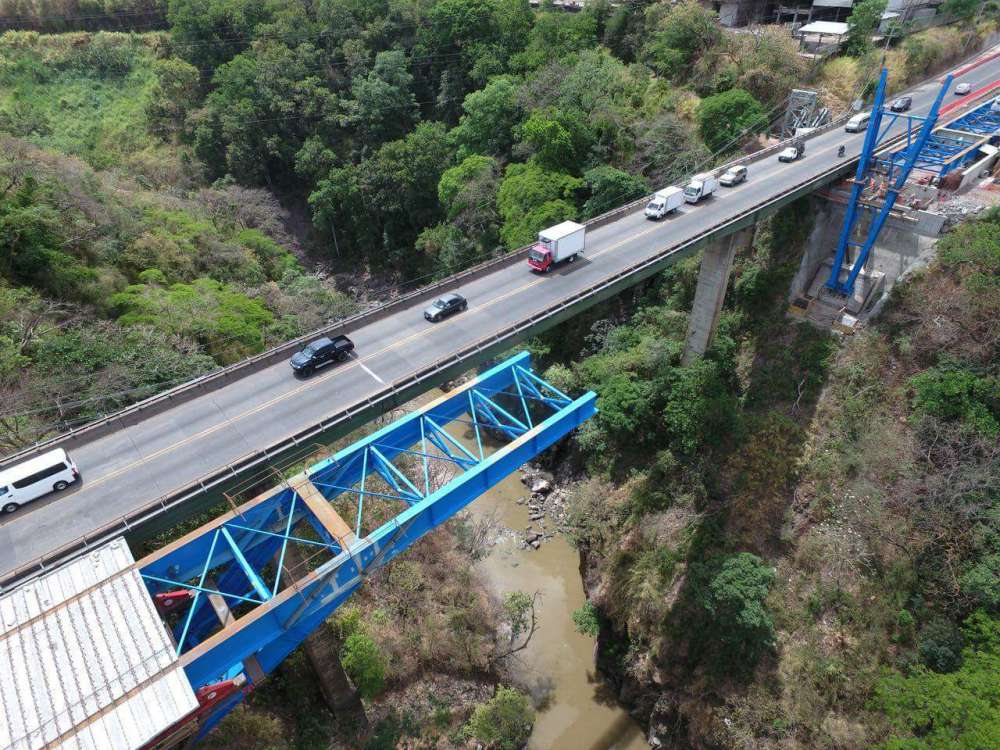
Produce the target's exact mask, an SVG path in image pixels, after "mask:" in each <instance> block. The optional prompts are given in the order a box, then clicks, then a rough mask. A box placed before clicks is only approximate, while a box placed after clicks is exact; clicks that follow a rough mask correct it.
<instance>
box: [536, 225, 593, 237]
mask: <svg viewBox="0 0 1000 750" xmlns="http://www.w3.org/2000/svg"><path fill="white" fill-rule="evenodd" d="M580 229H586V227H585V226H584V225H583V224H577V223H576V222H575V221H564V222H562V223H561V224H556V225H555V226H554V227H549V228H548V229H543V230H542V231H541V232H539V234H541V235H544V236H545V238H546V239H548V240H561V239H562V238H563V237H565V236H566V235H568V234H573V232H576V231H579V230H580Z"/></svg>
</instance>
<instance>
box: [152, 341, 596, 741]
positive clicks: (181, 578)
mask: <svg viewBox="0 0 1000 750" xmlns="http://www.w3.org/2000/svg"><path fill="white" fill-rule="evenodd" d="M595 402H596V395H595V394H594V393H586V394H584V395H583V396H581V397H579V398H576V399H574V398H571V397H570V396H568V395H566V394H565V393H563V392H561V391H560V390H559V389H558V388H556V387H554V386H553V385H551V384H549V383H547V382H546V381H544V380H543V379H542V378H540V377H539V376H538V375H536V374H535V373H534V372H532V370H531V366H530V357H529V355H528V353H522V354H519V355H517V356H515V357H512V358H511V359H509V360H507V361H506V362H503V363H502V364H499V365H497V366H495V367H493V368H492V369H490V370H488V371H486V372H484V373H483V374H481V375H479V376H478V377H476V378H475V379H474V380H472V381H471V382H469V383H468V384H466V385H464V386H462V387H460V388H458V389H456V390H455V391H452V392H451V393H449V394H447V395H446V396H444V397H442V398H440V399H437V400H436V401H434V402H432V403H430V404H428V405H426V406H424V407H422V408H421V409H419V410H417V411H415V412H413V413H411V414H409V415H407V416H404V417H402V418H400V419H397V420H396V421H394V422H393V423H392V424H390V425H388V426H386V427H384V428H382V429H379V430H378V431H376V432H374V433H373V434H371V435H369V436H368V437H366V438H364V439H362V440H359V441H358V442H356V443H355V444H353V445H351V446H349V447H348V448H345V449H343V450H341V451H339V452H338V453H336V454H335V455H334V456H332V457H330V458H328V459H326V460H323V461H320V462H318V463H316V464H314V465H313V466H310V467H308V468H307V469H306V470H305V471H304V472H303V473H302V474H299V475H297V476H296V477H293V478H291V479H289V480H288V481H287V482H286V483H285V484H284V485H282V486H281V487H278V488H275V489H273V490H271V491H268V492H265V493H263V494H262V495H260V496H259V497H257V498H255V499H254V500H251V501H250V502H248V503H246V504H244V505H243V506H240V507H239V508H236V509H234V510H233V511H231V512H229V513H227V514H225V515H224V516H222V517H221V518H219V519H216V520H215V521H212V522H210V523H209V524H206V525H205V526H203V527H201V528H200V529H198V530H196V531H194V532H191V533H190V534H188V535H187V536H185V537H183V538H182V539H180V540H178V541H177V542H174V543H172V544H170V545H167V547H165V548H164V549H162V550H160V551H158V552H155V553H153V554H152V555H150V556H148V557H146V558H145V559H143V560H141V561H139V563H138V566H139V569H140V573H141V575H142V577H143V579H144V580H145V582H146V585H147V587H148V588H149V590H150V592H151V593H152V594H153V595H154V596H155V595H157V594H165V593H169V592H176V591H178V590H185V589H186V590H188V591H190V592H193V593H192V594H191V596H190V597H189V600H188V601H189V602H190V603H189V605H188V608H187V611H186V612H184V611H181V612H177V613H172V614H171V615H170V616H169V617H170V619H168V624H169V625H170V626H171V628H172V630H173V633H174V637H175V640H176V642H177V649H178V653H179V654H180V658H181V663H182V664H183V666H184V668H185V671H186V673H187V675H188V678H189V680H190V681H191V684H192V685H193V686H194V687H195V688H198V687H201V686H203V685H206V684H209V683H211V682H215V681H218V680H219V679H220V678H231V677H233V676H234V675H235V674H238V673H239V672H242V671H244V670H245V669H246V666H245V665H246V664H247V662H248V660H252V661H253V662H255V665H259V668H260V672H261V673H263V674H267V673H269V672H271V671H272V670H273V669H274V668H275V667H276V666H277V665H278V664H279V663H280V662H281V661H282V660H283V659H284V658H285V656H287V654H288V653H289V652H291V651H292V650H293V649H294V648H295V647H297V646H298V645H299V644H300V643H301V642H302V640H303V639H304V638H305V637H306V636H307V635H308V634H309V633H310V632H312V630H313V629H314V628H316V627H317V626H318V625H319V624H320V623H322V621H323V620H325V619H326V618H327V617H328V616H329V615H330V613H331V612H333V611H334V610H335V609H336V608H337V607H338V606H340V604H341V603H342V602H343V601H344V600H346V599H347V598H348V597H349V596H350V595H351V593H352V592H353V591H354V590H355V589H356V588H357V587H358V586H360V585H361V584H362V583H363V581H364V579H365V576H366V575H368V574H369V573H370V572H372V571H373V570H374V569H376V568H378V567H380V566H382V565H385V564H386V563H387V562H389V561H390V560H391V559H392V558H394V557H395V556H396V555H398V554H400V553H401V552H402V551H404V550H405V549H406V548H407V547H409V546H410V545H411V544H413V542H415V541H416V540H417V539H419V538H420V537H421V536H422V535H423V534H425V533H427V532H428V531H430V530H432V529H434V528H435V527H437V526H439V525H440V524H442V523H444V522H445V521H446V520H448V519H449V518H451V517H452V516H453V515H454V514H455V513H457V512H458V511H460V510H461V509H462V508H464V507H466V506H467V505H468V504H469V503H470V502H472V501H473V500H474V499H476V498H477V497H478V496H479V495H481V494H482V493H483V492H485V491H486V490H488V489H489V488H490V487H492V486H494V485H495V484H497V483H498V482H500V481H501V480H502V479H503V478H504V477H506V476H507V475H509V474H510V473H511V472H513V471H514V470H516V469H517V468H518V467H519V466H521V465H523V464H524V463H525V462H527V461H529V460H531V459H532V458H534V457H536V456H537V455H538V454H539V453H541V452H542V451H543V450H545V448H547V447H549V446H550V445H552V444H553V443H554V442H556V441H557V440H559V439H560V438H562V437H563V436H565V435H566V434H567V433H569V432H570V431H572V430H573V429H574V428H576V427H577V426H579V425H580V424H582V423H583V422H584V421H586V420H587V419H589V418H590V417H591V416H593V415H594V414H595V413H596V406H595ZM449 428H450V429H449ZM459 430H461V431H462V434H458V433H459ZM441 467H447V470H446V471H445V472H444V473H443V474H442V471H441ZM289 545H296V546H297V547H298V548H299V550H300V551H303V550H304V551H305V553H306V554H307V555H309V556H310V557H311V562H309V564H307V565H305V566H304V567H303V569H300V570H296V571H291V570H288V569H287V567H288V566H287V565H286V563H285V554H286V552H287V550H288V548H289ZM308 559H309V558H307V560H308ZM248 671H250V670H248ZM248 677H251V679H252V675H248ZM218 718H220V717H218V716H216V717H213V721H212V722H211V723H213V724H214V722H215V721H216V720H217V719H218Z"/></svg>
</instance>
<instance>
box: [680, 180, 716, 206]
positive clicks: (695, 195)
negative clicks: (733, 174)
mask: <svg viewBox="0 0 1000 750" xmlns="http://www.w3.org/2000/svg"><path fill="white" fill-rule="evenodd" d="M717 187H719V181H718V180H717V179H715V175H714V174H710V173H706V174H696V175H695V176H694V177H692V178H691V182H689V183H688V184H687V187H686V188H684V200H686V201H687V202H688V203H697V202H698V201H700V200H701V199H702V198H707V197H708V196H710V195H711V194H712V193H714V192H715V189H716V188H717Z"/></svg>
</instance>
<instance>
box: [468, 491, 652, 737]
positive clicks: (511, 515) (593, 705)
mask: <svg viewBox="0 0 1000 750" xmlns="http://www.w3.org/2000/svg"><path fill="white" fill-rule="evenodd" d="M528 494H529V493H528V490H527V488H526V487H525V486H524V485H523V484H522V483H521V481H520V473H517V474H512V475H511V476H509V477H507V479H505V480H504V481H503V482H501V483H500V484H499V485H497V486H496V487H494V488H493V489H492V490H490V492H488V493H487V494H485V495H483V496H482V497H480V498H479V499H478V500H476V501H475V502H474V503H473V504H472V505H471V506H470V512H471V513H472V514H473V516H479V517H483V516H489V515H491V514H495V518H496V519H497V521H499V522H500V523H501V524H502V525H503V526H506V527H508V528H511V529H515V530H516V531H518V532H519V533H518V534H516V535H514V536H511V535H504V536H503V537H502V538H501V540H500V541H499V542H498V543H497V545H496V546H495V547H493V548H492V551H491V552H490V554H489V555H487V556H486V557H485V558H483V559H482V560H481V561H480V562H479V563H477V567H478V568H479V569H480V570H481V571H482V572H483V573H484V574H485V576H486V577H487V579H488V580H489V581H490V582H491V583H492V584H493V586H494V587H495V589H496V590H497V592H498V593H500V594H503V593H505V592H507V591H524V592H525V593H528V594H533V593H535V592H536V591H537V592H539V604H538V607H537V611H538V614H539V627H538V630H537V632H536V633H535V635H534V636H533V637H532V639H531V642H530V643H529V644H528V648H527V649H525V650H524V651H522V652H521V653H520V654H518V656H517V657H516V658H517V659H518V661H517V663H516V664H515V665H513V666H514V670H515V672H519V673H520V674H522V675H523V678H522V679H523V680H524V681H525V682H527V683H529V684H532V683H537V682H539V681H542V682H548V683H549V685H550V686H551V688H552V693H551V697H550V700H549V702H548V705H547V706H546V707H545V708H543V709H542V710H540V711H539V712H538V716H537V719H536V721H535V729H534V732H533V733H532V735H531V741H530V742H529V744H528V747H529V748H531V750H648V748H649V745H647V744H646V740H645V737H644V736H643V732H642V729H640V727H639V725H638V724H636V723H635V722H634V721H633V720H632V718H631V717H630V716H629V715H628V713H627V712H626V711H625V710H624V709H623V708H622V707H621V706H619V705H618V703H617V702H616V701H615V698H614V695H613V694H612V693H611V691H609V690H608V689H607V688H606V687H605V685H604V683H603V682H602V681H601V680H600V679H599V678H598V676H597V675H596V673H595V670H594V639H593V638H590V637H588V636H585V635H581V634H580V633H578V632H576V629H575V628H574V627H573V620H572V618H571V616H570V615H571V614H572V612H573V610H575V609H578V608H580V607H582V606H583V603H584V601H585V598H584V594H583V583H582V582H581V580H580V573H579V560H580V558H579V555H578V553H577V551H576V550H575V549H574V548H573V547H572V546H571V545H570V544H569V542H568V541H566V539H565V537H563V536H562V535H559V534H557V535H556V536H554V537H552V538H551V539H546V540H545V541H543V542H542V546H541V547H540V548H539V549H537V550H534V549H530V548H529V549H521V548H520V539H521V536H523V535H522V534H521V533H520V532H523V530H524V529H525V527H526V526H527V525H528V509H527V506H526V505H518V504H517V500H518V498H521V497H526V496H527V495H528ZM548 523H549V524H551V522H548ZM534 527H535V528H536V529H539V528H540V527H539V524H538V523H535V524H534Z"/></svg>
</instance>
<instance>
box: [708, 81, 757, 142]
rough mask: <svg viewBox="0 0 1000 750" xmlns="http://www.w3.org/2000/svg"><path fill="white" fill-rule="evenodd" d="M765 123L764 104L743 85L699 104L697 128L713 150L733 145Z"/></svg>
mask: <svg viewBox="0 0 1000 750" xmlns="http://www.w3.org/2000/svg"><path fill="white" fill-rule="evenodd" d="M766 125H767V119H766V116H765V114H764V107H763V106H762V105H761V103H760V102H758V101H757V100H756V99H754V98H753V97H752V96H751V95H750V94H748V93H747V92H746V91H743V90H742V89H730V90H729V91H724V92H722V93H721V94H716V95H715V96H710V97H708V98H707V99H702V101H701V103H700V104H699V105H698V132H699V134H700V135H701V138H702V140H703V141H705V145H706V146H708V147H709V148H710V149H711V150H712V151H721V150H731V149H734V148H736V147H737V146H739V142H740V139H741V138H742V137H743V136H744V135H745V134H748V133H753V132H756V131H758V130H759V129H761V128H762V127H764V126H766Z"/></svg>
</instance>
